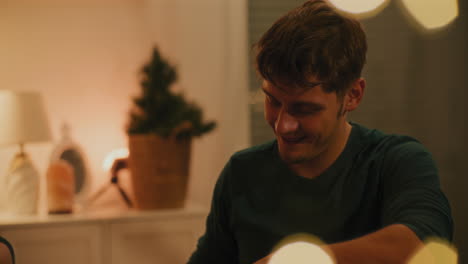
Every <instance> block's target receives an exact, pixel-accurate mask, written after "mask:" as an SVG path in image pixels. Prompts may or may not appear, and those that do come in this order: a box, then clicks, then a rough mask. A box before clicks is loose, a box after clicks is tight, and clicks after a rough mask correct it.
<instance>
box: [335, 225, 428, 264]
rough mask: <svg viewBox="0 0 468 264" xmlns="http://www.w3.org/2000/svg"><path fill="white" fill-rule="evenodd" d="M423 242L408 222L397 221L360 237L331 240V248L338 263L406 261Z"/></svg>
mask: <svg viewBox="0 0 468 264" xmlns="http://www.w3.org/2000/svg"><path fill="white" fill-rule="evenodd" d="M422 246H423V243H422V242H421V240H419V238H418V237H417V236H416V234H415V233H414V232H413V231H412V230H411V229H409V228H408V227H407V226H405V225H402V224H394V225H390V226H387V227H385V228H383V229H381V230H379V231H376V232H374V233H371V234H369V235H365V236H362V237H360V238H357V239H354V240H351V241H346V242H340V243H336V244H331V245H329V246H328V249H329V250H330V251H331V253H332V255H333V256H334V258H335V260H336V263H337V264H353V263H360V264H366V263H382V264H385V263H392V264H397V263H407V262H408V261H409V260H410V258H411V256H412V255H414V253H416V251H417V250H418V249H419V248H421V247H422Z"/></svg>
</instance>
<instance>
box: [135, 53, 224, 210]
mask: <svg viewBox="0 0 468 264" xmlns="http://www.w3.org/2000/svg"><path fill="white" fill-rule="evenodd" d="M141 73H142V80H141V88H142V89H141V94H140V95H139V96H138V97H135V98H133V103H134V105H133V108H132V109H131V110H130V120H129V123H128V127H127V134H128V136H129V160H128V162H129V168H130V172H131V177H132V184H133V191H134V197H135V207H136V208H137V209H157V208H180V207H183V206H184V204H185V197H186V191H187V183H188V176H189V165H190V150H191V141H192V138H193V137H199V136H201V135H203V134H205V133H207V132H210V131H212V130H213V129H214V128H215V126H216V123H215V122H214V121H210V122H204V121H203V115H202V110H201V109H200V107H198V106H197V105H196V104H194V103H191V102H188V101H187V100H186V99H185V98H184V96H183V95H182V94H181V93H175V92H172V91H171V90H170V88H171V87H172V86H173V84H174V83H175V82H176V81H177V73H176V70H175V68H174V67H173V66H172V65H170V64H169V63H168V61H167V60H166V59H164V58H163V57H162V56H161V54H160V52H159V50H158V48H156V47H155V48H154V49H153V54H152V57H151V59H150V61H149V62H148V63H147V64H145V65H144V67H143V68H142V71H141Z"/></svg>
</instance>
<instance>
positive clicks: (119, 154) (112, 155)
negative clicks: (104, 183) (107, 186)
mask: <svg viewBox="0 0 468 264" xmlns="http://www.w3.org/2000/svg"><path fill="white" fill-rule="evenodd" d="M127 157H128V149H127V148H120V149H115V150H113V151H111V152H109V154H107V156H106V157H105V158H104V161H103V163H102V169H103V170H104V171H110V169H111V167H112V164H114V160H116V159H123V158H127Z"/></svg>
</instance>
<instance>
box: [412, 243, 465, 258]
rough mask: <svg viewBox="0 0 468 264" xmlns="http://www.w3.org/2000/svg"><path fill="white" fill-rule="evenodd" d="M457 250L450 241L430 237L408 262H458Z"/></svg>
mask: <svg viewBox="0 0 468 264" xmlns="http://www.w3.org/2000/svg"><path fill="white" fill-rule="evenodd" d="M457 263H458V254H457V250H456V248H455V247H454V246H452V245H451V244H450V243H448V242H446V241H443V240H440V239H429V240H428V241H426V242H425V243H424V246H423V247H422V248H421V249H420V250H418V251H417V252H416V254H415V255H414V256H413V257H412V258H411V260H410V261H409V262H408V264H457Z"/></svg>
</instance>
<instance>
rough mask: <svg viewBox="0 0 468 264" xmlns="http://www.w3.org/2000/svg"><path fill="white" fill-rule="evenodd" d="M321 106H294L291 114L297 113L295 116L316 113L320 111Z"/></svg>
mask: <svg viewBox="0 0 468 264" xmlns="http://www.w3.org/2000/svg"><path fill="white" fill-rule="evenodd" d="M321 110H322V109H321V108H317V107H309V106H304V107H301V106H299V107H294V108H293V109H292V111H291V112H292V114H293V115H297V116H305V115H314V114H317V113H319V112H320V111H321Z"/></svg>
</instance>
